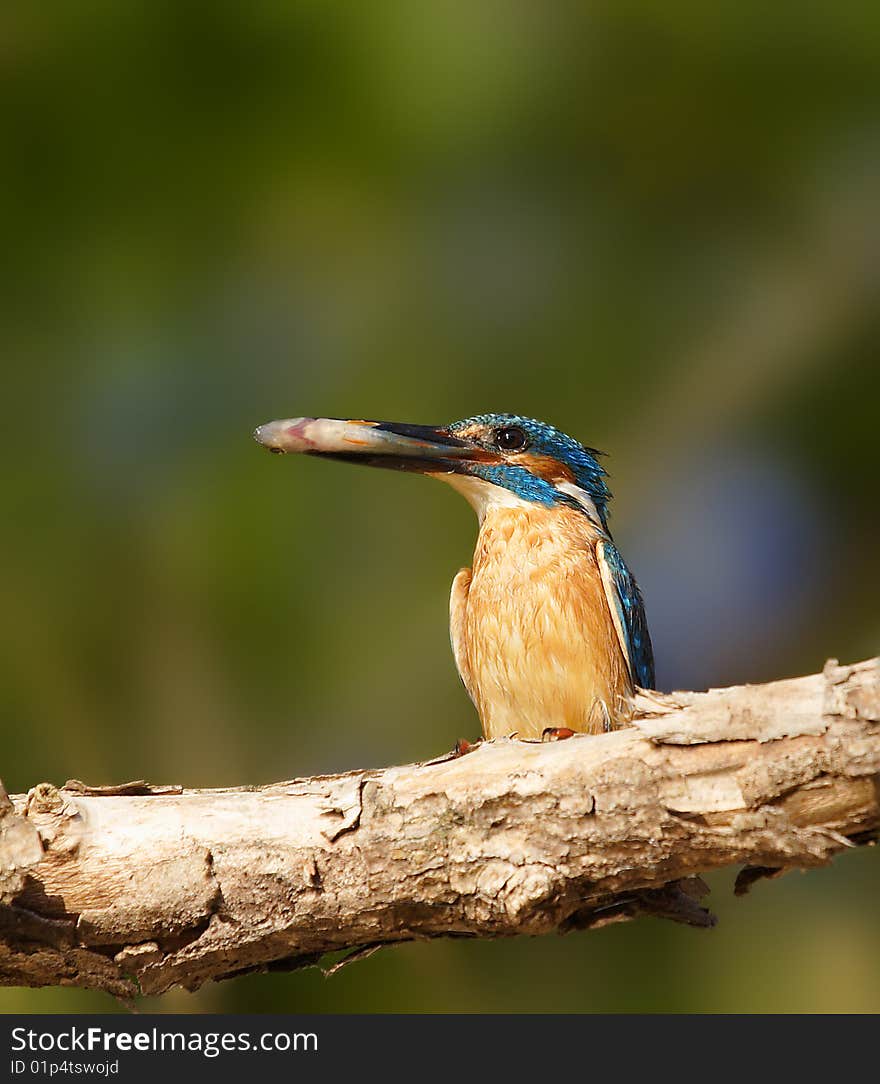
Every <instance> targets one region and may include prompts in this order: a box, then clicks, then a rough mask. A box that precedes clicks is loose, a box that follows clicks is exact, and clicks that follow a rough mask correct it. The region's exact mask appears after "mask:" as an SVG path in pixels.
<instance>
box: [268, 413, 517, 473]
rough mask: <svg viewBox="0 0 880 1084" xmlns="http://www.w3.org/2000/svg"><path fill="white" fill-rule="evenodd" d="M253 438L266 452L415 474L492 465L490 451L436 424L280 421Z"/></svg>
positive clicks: (332, 419) (300, 419)
mask: <svg viewBox="0 0 880 1084" xmlns="http://www.w3.org/2000/svg"><path fill="white" fill-rule="evenodd" d="M254 439H255V440H256V441H257V442H258V443H259V444H262V445H263V446H264V447H266V448H268V449H269V451H270V452H276V453H285V452H299V453H300V454H302V455H317V456H321V457H323V458H325V459H339V460H342V461H343V462H346V463H363V464H365V465H367V466H370V467H386V468H389V469H391V470H404V471H414V472H416V473H418V474H453V473H456V472H457V471H459V470H462V469H463V468H464V466H465V464H467V463H474V462H497V461H498V457H497V456H496V455H494V454H493V453H492V452H490V451H487V450H486V449H484V448H482V447H481V446H480V445H478V444H475V443H473V442H472V441H468V440H461V439H460V438H459V437H455V436H453V435H452V434H451V433H450V432H449V430H448V429H444V428H443V427H442V426H437V427H435V426H430V425H407V424H406V423H404V422H376V421H348V420H344V419H341V418H285V419H284V420H282V421H276V422H267V423H266V424H265V425H261V426H259V428H258V429H256V430H255V431H254Z"/></svg>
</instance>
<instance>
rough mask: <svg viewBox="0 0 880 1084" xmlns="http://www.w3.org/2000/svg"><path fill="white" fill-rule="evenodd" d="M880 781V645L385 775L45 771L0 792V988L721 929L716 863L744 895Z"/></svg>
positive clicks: (858, 829) (874, 793)
mask: <svg viewBox="0 0 880 1084" xmlns="http://www.w3.org/2000/svg"><path fill="white" fill-rule="evenodd" d="M878 780H880V660H877V659H874V660H870V661H868V662H864V663H860V664H858V665H856V666H849V667H841V666H838V665H837V664H836V663H834V662H830V663H829V664H828V665H827V666H826V667H825V670H824V673H822V674H816V675H813V676H811V677H805V678H798V679H794V680H790V681H777V682H772V683H770V684H768V685H762V686H741V687H734V688H730V689H715V690H711V691H710V692H708V693H690V692H688V693H674V694H672V695H671V696H664V695H661V694H656V693H651V694H647V693H646V694H640V696H639V698H638V702H637V716H636V720H635V723H634V725H633V726H632V727H629V728H627V729H625V730H621V731H617V732H615V733H612V734H605V735H602V736H600V737H587V736H577V737H574V738H572V739H570V740H567V741H562V742H555V743H545V744H533V743H528V742H519V741H515V740H510V739H506V740H497V741H494V742H491V743H486V744H484V745H481V746H479V747H477V748H476V749H475V750H474V751H473V752H471V753H469V754H467V755H466V756H463V757H460V758H458V759H450V758H440V759H439V760H437V761H433V762H430V763H427V764H416V765H408V766H406V767H395V768H387V769H385V770H381V771H357V772H348V773H345V774H342V775H328V776H316V777H314V778H311V779H298V780H294V781H292V782H288V783H277V784H275V785H273V786H268V787H261V788H240V789H234V790H202V791H194V790H185V789H183V788H180V787H165V788H155V787H149V786H147V785H146V784H143V783H133V784H126V785H125V786H123V787H117V788H112V787H111V788H89V787H85V786H83V785H82V784H80V783H76V782H68V783H67V784H66V785H65V786H64V787H63V788H61V789H57V788H56V787H54V786H52V785H51V784H48V783H41V784H39V785H38V786H36V787H34V788H33V789H32V790H31V791H30V792H29V793H28V794H27V795H26V796H23V795H21V796H16V797H14V798H13V799H11V800H10V799H8V798H7V797H6V796H5V792H4V793H3V796H2V804H0V900H2V906H0V982H2V983H3V984H6V985H33V986H41V985H74V986H85V987H92V988H97V989H102V990H106V991H109V992H110V993H113V994H116V995H117V996H120V997H132V996H135V995H136V994H138V993H149V994H157V993H161V992H162V991H164V990H167V989H168V988H169V987H171V986H173V985H175V984H180V985H182V986H185V987H187V988H189V989H195V988H197V987H198V986H200V985H201V984H202V983H204V982H206V981H207V980H209V979H221V978H228V977H230V976H232V975H237V974H241V973H243V972H246V971H252V970H266V969H279V968H282V969H293V968H297V967H303V966H307V965H310V964H313V963H316V962H317V961H318V960H319V959H320V957H321V956H322V955H323V954H325V953H327V952H331V951H335V950H340V949H349V950H352V953H353V956H362V955H365V954H367V953H368V952H370V951H372V950H373V949H374V948H375V947H376V946H378V945H383V944H389V943H393V942H399V941H405V940H412V939H425V938H432V937H443V936H469V937H499V936H506V935H513V934H539V933H547V932H551V931H560V932H564V931H568V930H572V929H583V928H586V927H590V926H597V925H600V924H604V923H607V922H612V921H618V920H621V919H626V918H632V917H635V916H636V915H639V914H645V913H649V914H659V915H664V916H666V917H670V918H674V919H677V920H679V921H685V922H689V923H692V924H696V925H710V924H711V923H712V921H713V920H712V917H711V915H709V913H708V912H707V911H705V910H704V909H703V908H702V907H701V906H700V905H699V903H698V902H697V900H698V897H699V896H700V895H701V894H702V893H703V892H704V891H705V887H704V886H702V883H701V882H700V880H699V877H698V875H699V874H700V873H701V872H704V871H707V870H712V869H717V868H720V867H724V866H734V865H745V866H746V867H747V872H745V873H744V874H741V876H740V881H739V887H740V888H742V889H743V890H744V889H745V888H746V887H747V886H748V884H749V883H750V881H751V880H754V879H755V877H758V876H765V875H768V874H775V873H776V872H777V871H780V870H785V869H789V868H792V867H796V866H799V867H808V866H815V865H820V864H822V863H825V862H827V861H829V860H830V859H831V858H832V857H833V856H834V855H835V854H836V853H838V852H839V851H841V850H843V849H845V848H847V847H850V846H853V845H855V844H858V843H863V842H868V841H869V840H870V839H871V838H872V837H873V835H874V834H876V832H877V829H878V826H880V785H878ZM353 956H352V958H353Z"/></svg>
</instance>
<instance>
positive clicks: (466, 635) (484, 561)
mask: <svg viewBox="0 0 880 1084" xmlns="http://www.w3.org/2000/svg"><path fill="white" fill-rule="evenodd" d="M254 436H255V438H256V440H258V441H259V442H260V444H263V445H265V446H266V447H267V448H269V450H270V451H273V452H300V453H304V454H306V455H318V456H322V457H323V458H325V459H339V460H342V461H344V462H347V463H363V464H367V465H369V466H372V467H387V468H391V469H393V470H404V471H416V472H418V473H420V474H427V475H430V476H431V477H434V478H439V479H440V480H441V481H444V482H447V483H448V484H449V485H451V486H452V487H453V489H457V490H458V491H459V492H460V493H461V494H463V495H464V496H465V497H466V498H467V500H468V501H469V502H470V503H471V505H473V507H474V509H475V510H476V513H477V516H478V518H479V521H480V531H479V535H478V538H477V545H476V550H475V552H474V560H473V567H472V568H463V569H461V571H460V572H459V573H458V575H457V576H456V577H455V579H454V581H453V584H452V596H451V599H450V635H451V639H452V650H453V653H454V655H455V662H456V665H457V667H458V672H459V674H460V675H461V679H462V681H463V683H464V686H465V688H466V689H467V691H468V694H469V695H470V697H471V700H473V702H474V704H475V705H476V708H477V711H478V712H479V716H480V722H481V724H482V728H483V733H484V735H485V736H486V737H487V738H494V737H499V736H501V735H508V734H516V735H517V736H518V737H520V738H530V739H536V738H542V737H543V738H544V739H548V738H559V737H567V736H569V735H570V734H571V733H572V732H584V733H592V734H596V733H601V732H602V731H605V730H613V729H615V728H617V727H619V726H621V725H625V723H626V721H627V718H628V716H629V713H630V712H629V702H630V698H631V696H632V693H633V690H634V688H635V687H636V686H642V687H643V688H653V685H654V659H653V653H652V649H651V638H650V635H649V633H648V626H647V622H646V620H645V610H644V606H643V603H642V597H641V594H640V593H639V588H638V585H637V584H636V581H635V579H634V577H633V575H632V573H631V572H630V571H629V569H628V568H627V566H626V564H625V563H624V561H623V558H622V557H621V555H620V553H619V552H618V550H617V548H616V547H615V545H614V542H613V540H612V538H611V534H610V532H609V530H608V503H609V500H610V498H611V494H610V493H609V491H608V487H607V485H606V483H605V477H606V474H605V471H604V470H603V469H602V467H601V466H600V465H599V462H598V459H597V456H598V454H599V453H597V452H596V451H594V450H593V449H591V448H587V447H585V446H584V445H582V444H579V443H578V442H577V441H576V440H574V439H572V438H571V437H568V436H566V435H565V434H564V433H562V432H560V431H559V430H558V429H555V428H554V427H553V426H551V425H545V424H544V423H543V422H539V421H535V420H534V419H532V418H523V417H520V416H519V415H516V414H480V415H478V416H476V417H474V418H466V419H465V420H464V421H460V422H454V423H453V424H452V425H448V426H441V427H437V428H434V427H430V426H421V425H405V424H401V423H397V422H377V421H343V420H340V419H336V418H288V419H286V420H283V421H275V422H269V423H268V424H267V425H262V426H260V427H259V429H257V430H256V432H255V433H254Z"/></svg>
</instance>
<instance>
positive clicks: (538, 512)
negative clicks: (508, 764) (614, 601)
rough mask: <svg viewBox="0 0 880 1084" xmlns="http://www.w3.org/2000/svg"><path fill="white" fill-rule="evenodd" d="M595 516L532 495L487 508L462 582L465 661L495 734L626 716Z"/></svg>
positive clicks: (459, 622)
mask: <svg viewBox="0 0 880 1084" xmlns="http://www.w3.org/2000/svg"><path fill="white" fill-rule="evenodd" d="M601 537H602V536H601V535H600V534H599V532H598V530H597V529H596V528H595V527H594V526H593V524H591V523H590V521H589V520H588V519H587V517H586V516H584V515H581V514H580V513H579V512H577V511H575V510H573V509H568V508H558V507H557V508H545V507H544V506H542V505H536V504H528V505H526V504H525V503H524V502H523V503H521V504H518V505H517V506H515V507H503V506H497V507H493V508H490V509H489V510H487V512H486V515H485V517H484V519H483V521H482V524H481V527H480V534H479V538H478V539H477V547H476V550H475V552H474V565H473V569H466V568H463V569H462V570H461V571H460V572H459V573H458V575H457V576H456V577H455V580H454V582H453V585H452V596H451V600H450V634H451V639H452V648H453V652H454V654H455V661H456V665H457V666H458V671H459V673H460V674H461V678H462V681H463V682H464V685H465V688H466V689H467V691H468V693H469V694H470V697H471V699H472V700H473V702H474V704H475V705H476V708H477V711H478V712H479V715H480V721H481V723H482V727H483V733H484V734H485V736H486V737H487V738H493V737H498V736H500V735H505V734H513V733H516V734H517V735H518V736H519V737H520V738H540V737H541V734H542V732H543V731H544V729H545V727H569V728H570V729H571V730H576V731H582V732H586V733H601V732H602V731H603V730H605V729H610V728H614V727H617V726H620V725H622V723H623V722H625V720H626V717H627V715H628V710H627V700H628V697H629V696H630V694H631V693H632V684H631V682H630V677H629V670H628V668H627V664H626V660H625V659H624V656H623V652H622V649H621V646H620V641H619V638H618V634H617V632H616V630H615V625H614V621H613V619H612V616H611V610H610V608H609V605H608V600H607V598H606V595H605V589H604V587H603V584H602V576H601V572H600V569H599V565H598V563H597V558H596V545H597V543H598V542H600V540H601Z"/></svg>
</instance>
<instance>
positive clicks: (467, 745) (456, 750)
mask: <svg viewBox="0 0 880 1084" xmlns="http://www.w3.org/2000/svg"><path fill="white" fill-rule="evenodd" d="M481 744H482V738H481V739H480V740H479V741H468V740H467V738H459V739H458V741H457V742H456V743H455V745H453V747H452V748H451V749H450V750H449V752H448V753H443V754H442V755H441V756H439V757H434V759H433V760H428V761H425V766H426V767H430V766H431V765H434V764H446V763H447V761H450V760H458V758H459V757H463V756H464V755H465V753H472V752H473V751H474V749H476V748H477V746H478V745H481Z"/></svg>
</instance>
